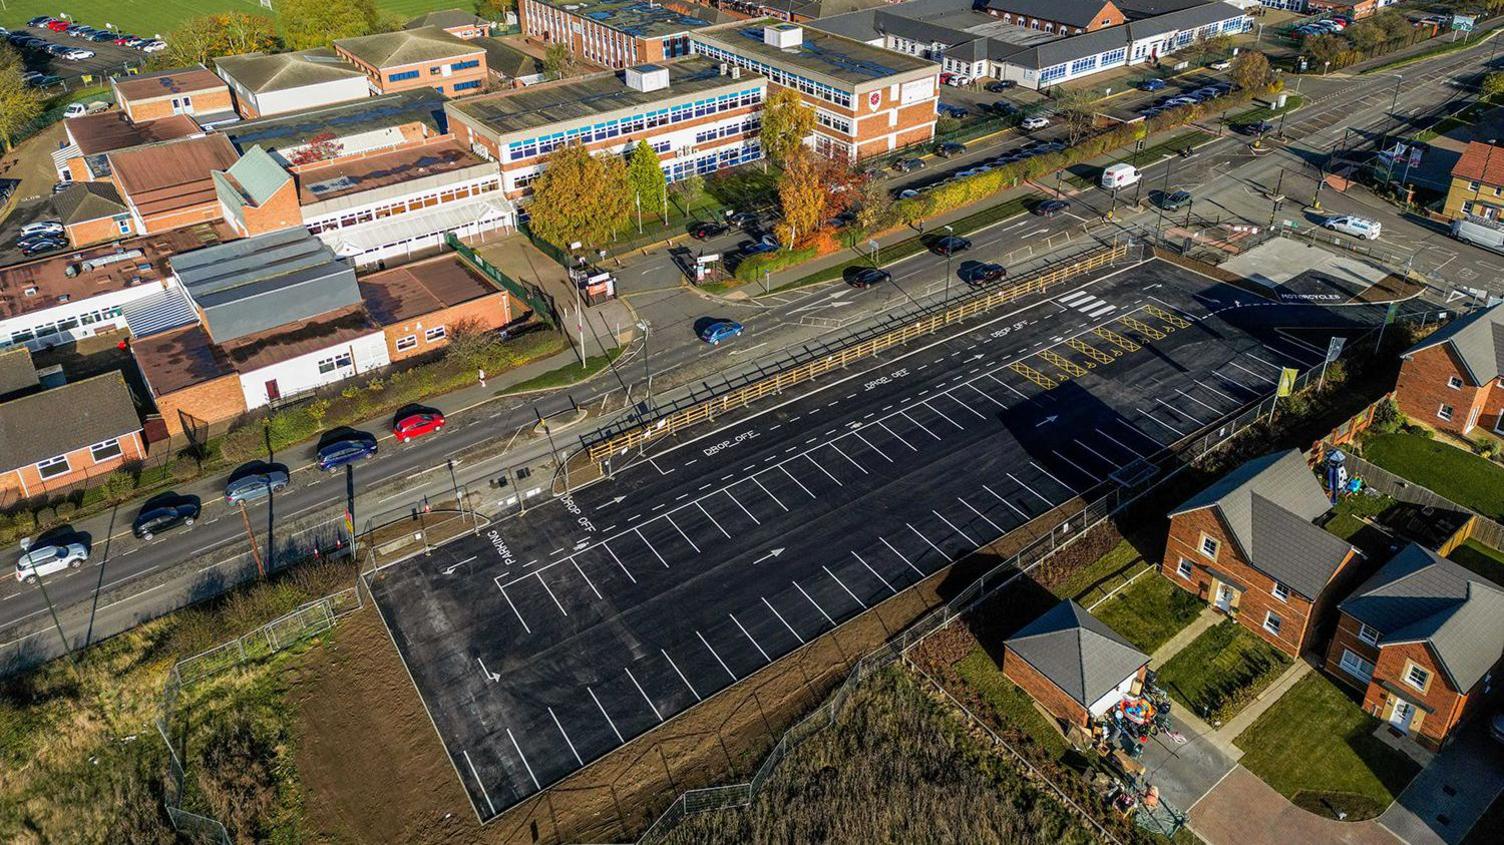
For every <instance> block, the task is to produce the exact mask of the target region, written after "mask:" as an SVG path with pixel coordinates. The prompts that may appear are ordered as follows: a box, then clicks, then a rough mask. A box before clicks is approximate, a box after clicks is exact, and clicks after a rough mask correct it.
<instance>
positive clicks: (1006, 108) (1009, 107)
mask: <svg viewBox="0 0 1504 845" xmlns="http://www.w3.org/2000/svg"><path fill="white" fill-rule="evenodd" d="M988 108H990V109H992V110H993V111H994V112H995V113H997V114H1013V113H1014V112H1016V111H1018V106H1015V105H1013V104H1012V103H1010V102H1008V101H1007V100H998V101H997V102H995V103H993V104H992V105H991V106H988Z"/></svg>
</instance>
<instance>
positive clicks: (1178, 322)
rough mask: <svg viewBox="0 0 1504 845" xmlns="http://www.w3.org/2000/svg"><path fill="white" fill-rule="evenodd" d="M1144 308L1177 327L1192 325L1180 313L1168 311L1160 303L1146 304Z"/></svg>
mask: <svg viewBox="0 0 1504 845" xmlns="http://www.w3.org/2000/svg"><path fill="white" fill-rule="evenodd" d="M1144 310H1145V311H1148V312H1149V313H1150V314H1153V315H1154V316H1156V317H1158V318H1159V319H1161V320H1164V321H1165V322H1166V323H1169V324H1170V325H1172V326H1174V327H1175V328H1177V329H1183V328H1186V327H1187V326H1189V325H1190V323H1187V322H1186V321H1185V320H1184V319H1183V318H1182V317H1181V316H1180V315H1179V314H1175V313H1172V312H1170V311H1166V310H1165V309H1163V308H1160V307H1159V306H1158V305H1146V306H1144Z"/></svg>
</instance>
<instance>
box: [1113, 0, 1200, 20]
mask: <svg viewBox="0 0 1504 845" xmlns="http://www.w3.org/2000/svg"><path fill="white" fill-rule="evenodd" d="M1207 2H1208V0H1112V5H1114V6H1117V7H1118V11H1120V12H1122V13H1123V14H1124V15H1125V16H1126V17H1127V18H1128V20H1131V21H1133V20H1138V19H1140V18H1150V17H1154V16H1155V15H1164V14H1168V13H1170V12H1178V11H1180V10H1182V9H1189V8H1191V7H1192V6H1204V5H1206V3H1207Z"/></svg>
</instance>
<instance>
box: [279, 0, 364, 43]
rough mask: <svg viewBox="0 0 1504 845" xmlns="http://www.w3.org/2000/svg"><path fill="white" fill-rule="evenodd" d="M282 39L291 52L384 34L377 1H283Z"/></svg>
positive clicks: (280, 7)
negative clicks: (363, 36) (346, 39)
mask: <svg viewBox="0 0 1504 845" xmlns="http://www.w3.org/2000/svg"><path fill="white" fill-rule="evenodd" d="M277 12H278V14H279V15H280V17H281V18H282V38H283V40H284V41H285V42H287V47H288V49H290V50H308V49H311V48H314V47H327V46H328V45H329V44H330V42H332V41H335V40H337V39H340V38H354V37H356V36H360V35H369V34H371V33H373V32H378V31H380V28H381V26H382V19H381V15H380V14H379V13H378V12H377V11H376V4H375V2H374V0H281V2H280V3H279V5H278V8H277Z"/></svg>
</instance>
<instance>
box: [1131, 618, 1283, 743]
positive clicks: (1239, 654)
mask: <svg viewBox="0 0 1504 845" xmlns="http://www.w3.org/2000/svg"><path fill="white" fill-rule="evenodd" d="M1288 665H1290V658H1288V657H1286V656H1285V655H1283V654H1281V653H1280V652H1278V651H1276V650H1275V649H1274V647H1273V646H1271V645H1269V644H1268V643H1266V642H1264V641H1263V640H1261V639H1259V638H1258V637H1256V636H1254V635H1253V634H1252V633H1250V632H1249V631H1247V630H1245V629H1244V628H1243V626H1241V625H1239V624H1238V623H1236V622H1234V621H1233V620H1231V619H1227V620H1224V621H1222V622H1221V623H1219V624H1217V625H1215V626H1213V627H1211V628H1209V629H1207V631H1206V632H1205V633H1203V634H1202V635H1201V636H1199V637H1197V638H1196V639H1194V640H1192V641H1191V643H1190V645H1188V646H1186V647H1185V649H1184V650H1183V651H1181V652H1180V653H1179V654H1177V655H1175V656H1174V657H1172V658H1170V660H1169V662H1167V663H1165V665H1164V667H1163V668H1161V669H1160V673H1159V683H1160V686H1162V687H1164V688H1165V689H1166V690H1168V691H1169V692H1170V695H1171V696H1173V697H1174V698H1175V700H1176V701H1178V702H1180V703H1181V704H1182V705H1184V706H1186V707H1189V708H1190V709H1191V710H1192V711H1193V712H1195V713H1197V714H1199V715H1201V716H1202V717H1203V718H1205V719H1207V720H1209V721H1214V722H1225V721H1227V720H1228V719H1231V718H1232V717H1233V716H1235V715H1237V713H1238V711H1239V710H1242V709H1243V707H1244V706H1246V705H1247V704H1248V703H1249V702H1250V701H1252V700H1253V699H1254V698H1256V697H1257V696H1258V694H1259V693H1260V692H1262V691H1263V690H1264V688H1265V687H1267V686H1269V684H1270V683H1271V682H1272V681H1273V680H1274V679H1275V678H1276V677H1278V675H1279V673H1280V672H1282V671H1284V669H1285V667H1286V666H1288Z"/></svg>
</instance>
